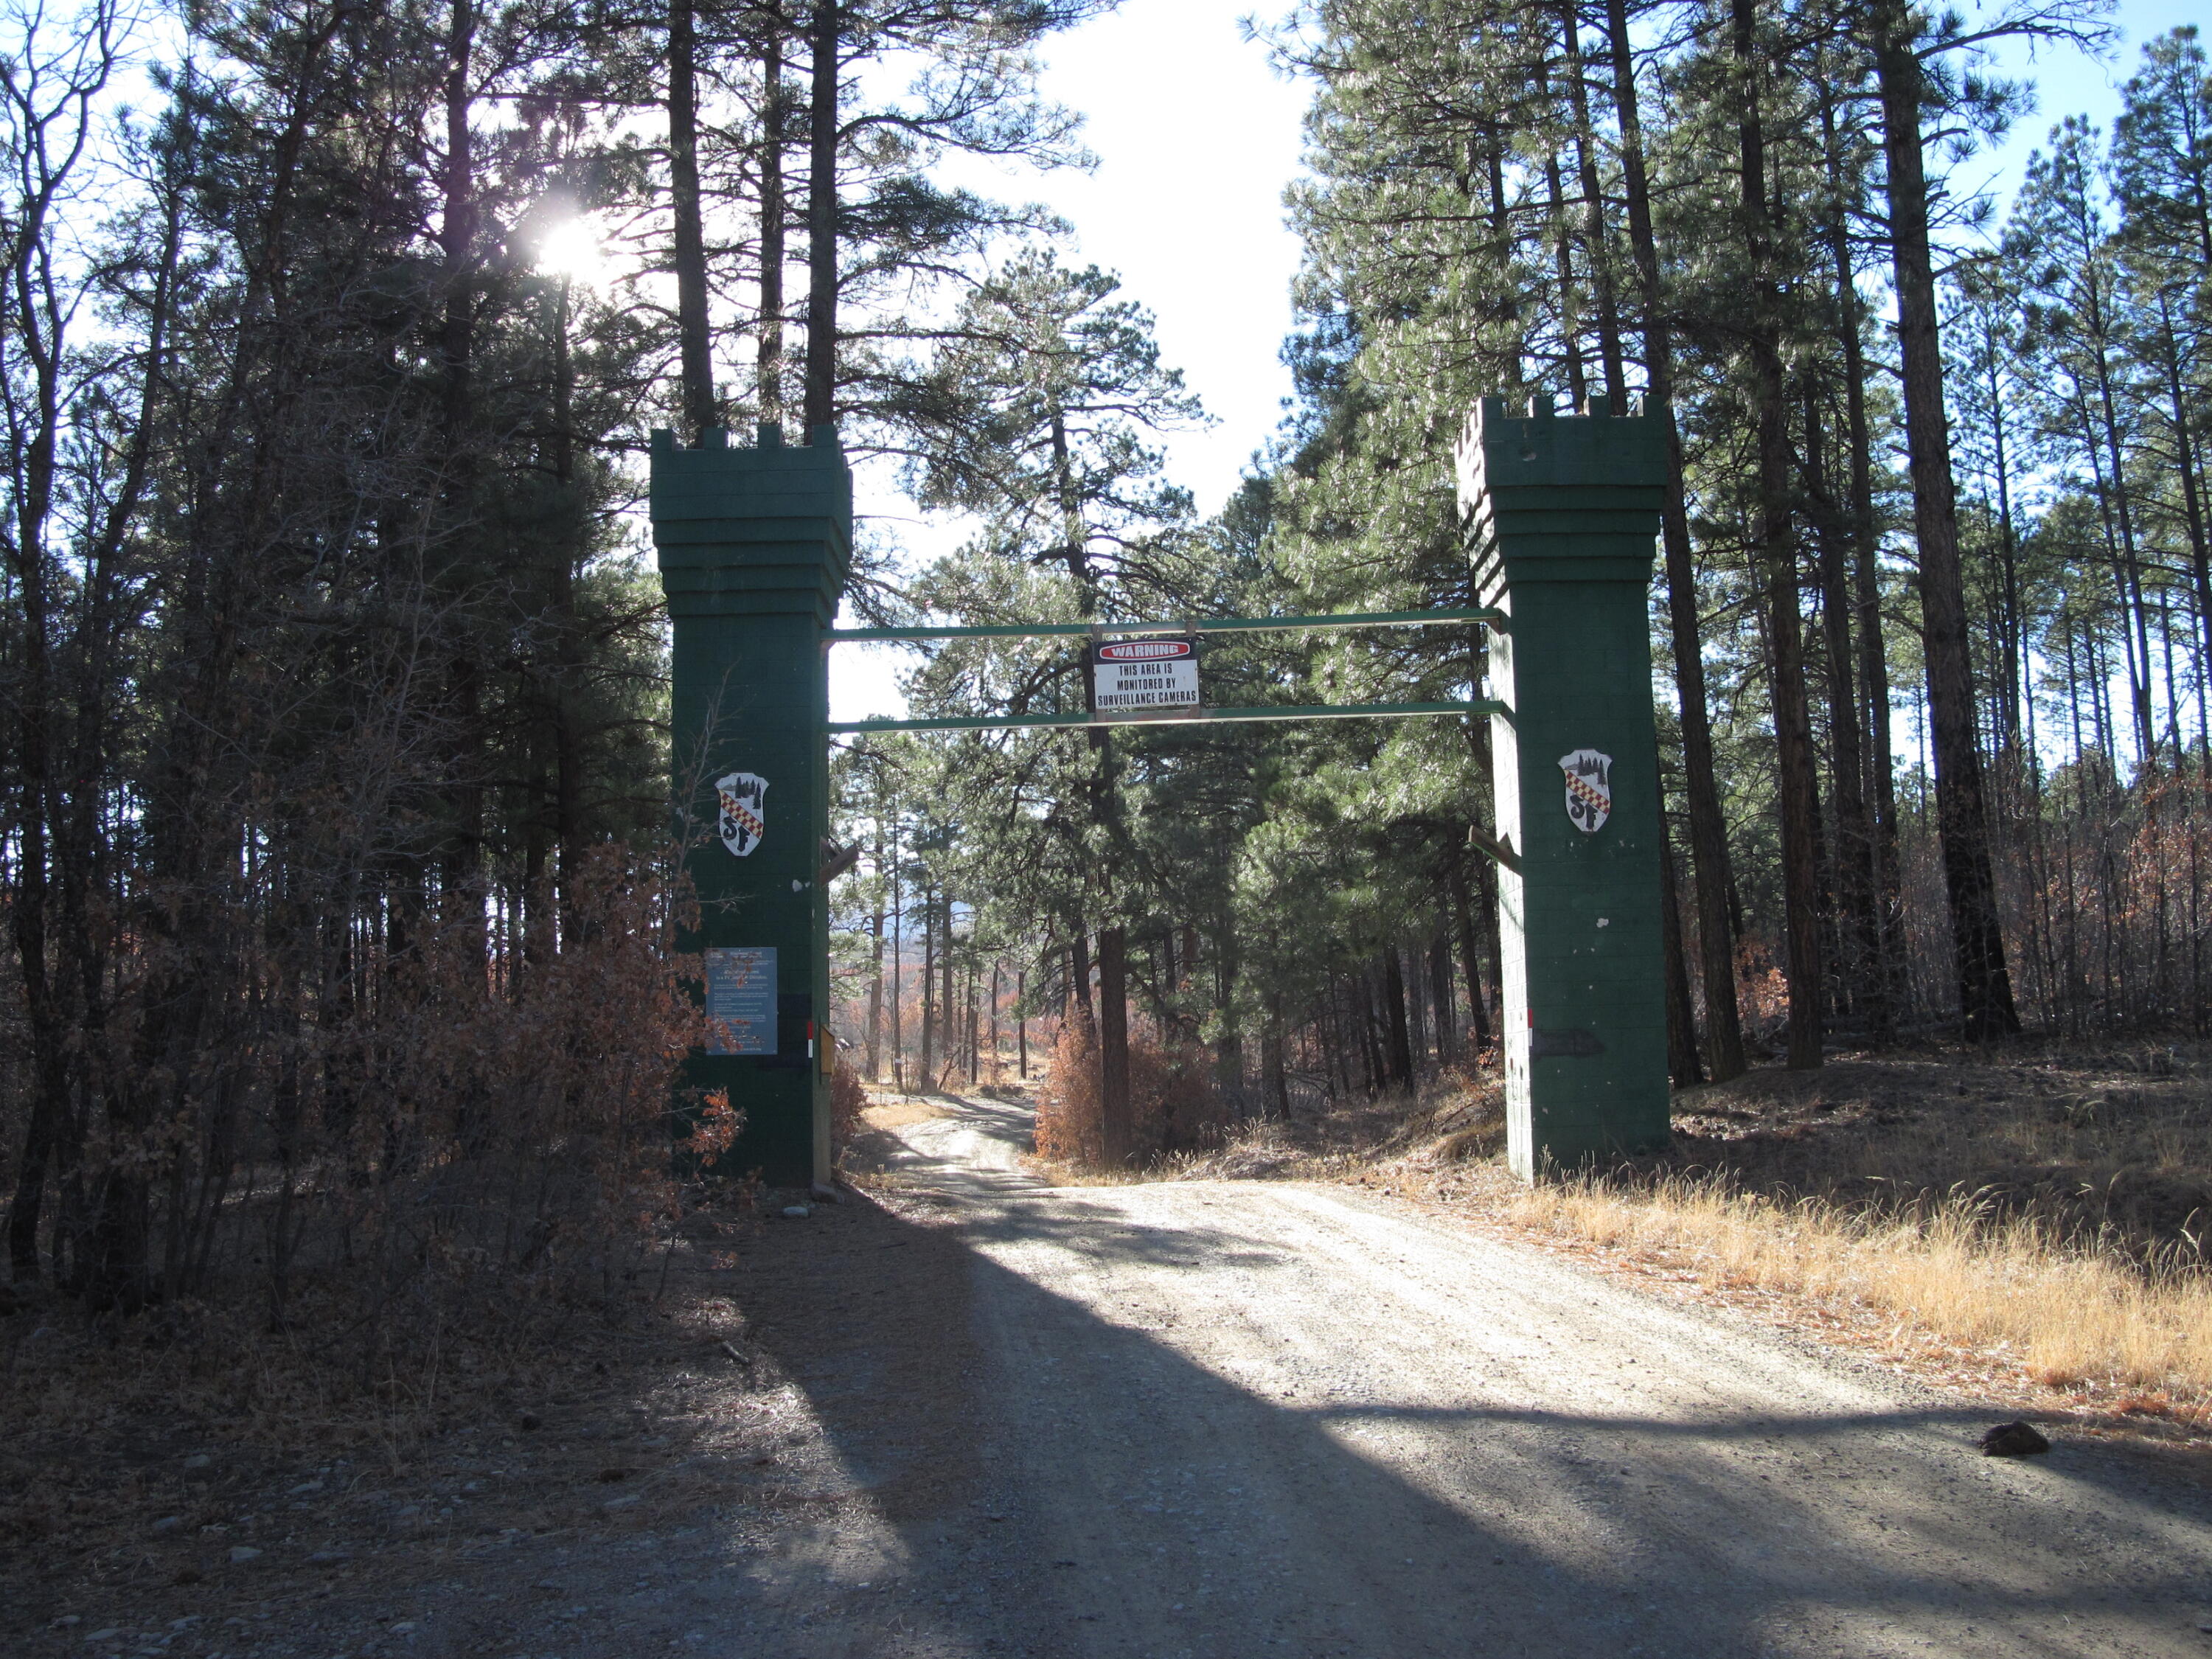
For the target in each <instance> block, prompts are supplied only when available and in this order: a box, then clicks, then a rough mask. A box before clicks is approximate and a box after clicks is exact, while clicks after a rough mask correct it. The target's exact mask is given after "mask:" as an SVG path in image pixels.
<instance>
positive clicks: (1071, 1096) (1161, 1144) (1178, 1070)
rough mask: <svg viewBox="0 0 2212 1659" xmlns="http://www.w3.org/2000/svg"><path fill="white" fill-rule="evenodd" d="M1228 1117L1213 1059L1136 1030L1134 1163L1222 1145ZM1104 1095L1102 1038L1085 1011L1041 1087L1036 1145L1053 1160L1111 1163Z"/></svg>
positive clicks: (1089, 1166)
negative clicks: (1100, 1067)
mask: <svg viewBox="0 0 2212 1659" xmlns="http://www.w3.org/2000/svg"><path fill="white" fill-rule="evenodd" d="M1225 1118H1226V1114H1225V1108H1224V1106H1223V1103H1222V1101H1221V1098H1220V1095H1219V1092H1218V1091H1217V1090H1216V1089H1215V1088H1214V1086H1213V1079H1212V1071H1211V1061H1210V1060H1209V1058H1208V1056H1207V1054H1206V1049H1205V1048H1204V1047H1203V1046H1202V1045H1200V1044H1199V1043H1195V1042H1191V1043H1179V1044H1169V1043H1164V1042H1162V1041H1161V1040H1160V1038H1159V1036H1158V1033H1157V1032H1155V1031H1153V1030H1152V1029H1150V1027H1149V1026H1146V1025H1142V1024H1136V1023H1134V1022H1133V1023H1132V1024H1131V1027H1130V1031H1129V1127H1130V1142H1131V1152H1132V1161H1133V1164H1137V1165H1139V1166H1143V1165H1146V1164H1152V1163H1155V1162H1157V1161H1158V1159H1160V1158H1163V1157H1165V1156H1168V1155H1170V1154H1173V1153H1178V1152H1193V1151H1196V1150H1199V1149H1200V1148H1203V1147H1207V1146H1214V1145H1217V1144H1218V1142H1219V1141H1220V1139H1221V1135H1222V1130H1223V1126H1224V1123H1225ZM1104 1148H1105V1139H1104V1127H1103V1122H1102V1120H1101V1102H1100V1094H1099V1071H1098V1036H1097V1029H1096V1027H1095V1026H1094V1025H1093V1024H1092V1023H1091V1020H1089V1019H1088V1018H1085V1016H1084V1014H1083V1012H1082V1011H1081V1010H1080V1009H1078V1010H1077V1011H1076V1012H1075V1013H1074V1014H1073V1016H1072V1017H1071V1018H1067V1019H1064V1020H1062V1021H1061V1022H1060V1035H1059V1037H1058V1039H1057V1041H1056V1042H1054V1045H1053V1049H1052V1053H1051V1054H1049V1055H1048V1057H1047V1059H1046V1060H1045V1066H1044V1073H1043V1076H1042V1079H1041V1080H1040V1081H1039V1083H1038V1085H1037V1104H1036V1150H1037V1155H1038V1156H1039V1157H1040V1158H1044V1159H1045V1160H1046V1161H1047V1162H1048V1163H1053V1164H1066V1165H1067V1166H1069V1167H1071V1168H1073V1169H1079V1170H1095V1169H1097V1168H1100V1167H1101V1166H1102V1165H1103V1164H1104V1163H1105V1150H1104Z"/></svg>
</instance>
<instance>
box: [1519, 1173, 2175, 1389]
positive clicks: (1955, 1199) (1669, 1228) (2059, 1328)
mask: <svg viewBox="0 0 2212 1659" xmlns="http://www.w3.org/2000/svg"><path fill="white" fill-rule="evenodd" d="M1505 1209H1506V1213H1507V1214H1508V1216H1509V1217H1510V1218H1511V1219H1514V1220H1516V1221H1518V1222H1521V1223H1522V1224H1523V1225H1531V1226H1535V1227H1539V1228H1543V1229H1547V1230H1550V1231H1559V1232H1566V1233H1571V1234H1573V1235H1574V1236H1576V1237H1579V1238H1582V1239H1585V1240H1588V1241H1589V1242H1590V1243H1595V1244H1599V1245H1602V1246H1607V1247H1610V1248H1613V1249H1620V1250H1622V1251H1624V1252H1626V1253H1628V1254H1631V1255H1642V1256H1646V1257H1654V1258H1659V1259H1663V1260H1666V1261H1669V1262H1671V1263H1673V1264H1674V1265H1676V1266H1679V1267H1687V1268H1688V1269H1689V1270H1690V1271H1692V1272H1694V1273H1696V1274H1697V1275H1698V1276H1699V1279H1702V1280H1703V1281H1704V1282H1705V1284H1707V1285H1709V1286H1711V1287H1714V1288H1722V1287H1729V1288H1743V1287H1757V1288H1760V1289H1765V1290H1774V1291H1784V1292H1787V1293H1790V1294H1794V1295H1799V1296H1805V1297H1814V1298H1817V1299H1822V1300H1836V1301H1844V1302H1850V1303H1856V1304H1859V1305H1861V1306H1864V1307H1869V1308H1873V1309H1877V1310H1881V1311H1883V1312H1886V1313H1888V1314H1893V1315H1895V1316H1899V1317H1900V1318H1902V1319H1905V1320H1907V1321H1910V1322H1912V1323H1913V1324H1915V1325H1917V1326H1919V1327H1921V1328H1923V1329H1925V1330H1927V1331H1929V1332H1930V1333H1933V1334H1936V1335H1939V1336H1941V1337H1944V1338H1947V1339H1949V1340H1953V1341H1956V1342H1960V1343H1964V1344H1967V1345H1970V1346H1973V1347H1975V1348H1978V1349H1982V1350H1984V1351H1995V1352H1998V1353H2001V1354H2002V1355H2004V1356H2005V1357H2007V1358H2010V1359H2013V1360H2015V1361H2017V1362H2018V1363H2019V1364H2021V1367H2022V1368H2023V1369H2024V1370H2026V1371H2027V1374H2028V1375H2029V1376H2033V1378H2034V1379H2035V1380H2037V1381H2038V1382H2040V1383H2045V1384H2047V1385H2049V1386H2051V1387H2054V1388H2069V1387H2073V1386H2075V1385H2078V1384H2083V1383H2087V1384H2094V1385H2101V1386H2105V1387H2111V1388H2124V1389H2160V1390H2163V1391H2168V1392H2170V1393H2171V1395H2174V1396H2179V1397H2183V1398H2185V1399H2188V1400H2191V1401H2198V1402H2212V1275H2208V1274H2207V1273H2204V1272H2203V1271H2202V1270H2201V1269H2199V1268H2197V1267H2195V1266H2194V1265H2193V1264H2191V1263H2190V1262H2188V1261H2184V1260H2182V1259H2180V1258H2179V1256H2178V1255H2174V1254H2172V1253H2168V1254H2167V1255H2165V1256H2163V1257H2162V1258H2160V1259H2159V1260H2157V1261H2148V1262H2146V1261H2143V1260H2142V1258H2141V1256H2140V1255H2137V1254H2136V1253H2135V1252H2133V1251H2131V1250H2130V1249H2127V1248H2125V1247H2124V1245H2122V1244H2118V1243H2112V1244H2108V1245H2106V1246H2105V1247H2103V1248H2100V1246H2099V1245H2098V1244H2097V1243H2096V1242H2095V1241H2093V1240H2082V1239H2080V1238H2069V1237H2065V1236H2064V1235H2063V1234H2062V1233H2061V1232H2060V1231H2058V1230H2057V1228H2056V1227H2054V1225H2052V1224H2051V1222H2050V1221H2048V1220H2047V1219H2045V1218H2039V1217H2034V1216H2022V1215H2018V1214H2007V1213H2005V1212H2003V1211H2002V1209H1999V1208H1997V1207H1996V1206H1993V1205H1992V1204H1991V1203H1990V1200H1988V1199H1987V1198H1986V1197H1985V1196H1984V1195H1982V1194H1970V1193H1954V1194H1948V1195H1947V1196H1945V1197H1943V1198H1942V1199H1939V1200H1932V1201H1930V1200H1914V1201H1912V1202H1910V1203H1908V1204H1905V1205H1904V1206H1901V1207H1899V1208H1894V1209H1885V1208H1883V1207H1881V1206H1875V1205H1871V1204H1869V1205H1862V1206H1856V1207H1853V1206H1846V1205H1843V1204H1839V1203H1838V1202H1836V1201H1834V1200H1830V1199H1825V1198H1798V1199H1790V1198H1777V1197H1775V1196H1772V1195H1771V1194H1765V1193H1758V1192H1747V1191H1744V1190H1742V1189H1741V1188H1738V1187H1736V1186H1735V1185H1734V1184H1733V1183H1732V1182H1730V1181H1729V1179H1728V1178H1727V1177H1726V1176H1697V1175H1662V1176H1656V1178H1655V1177H1638V1176H1627V1177H1625V1178H1623V1177H1613V1178H1607V1177H1601V1176H1586V1177H1582V1178H1578V1179H1575V1180H1570V1181H1564V1182H1554V1183H1550V1184H1547V1185H1543V1186H1539V1187H1536V1188H1530V1189H1528V1190H1525V1191H1523V1192H1521V1193H1520V1194H1517V1195H1516V1196H1515V1197H1512V1198H1510V1199H1509V1200H1506V1204H1505Z"/></svg>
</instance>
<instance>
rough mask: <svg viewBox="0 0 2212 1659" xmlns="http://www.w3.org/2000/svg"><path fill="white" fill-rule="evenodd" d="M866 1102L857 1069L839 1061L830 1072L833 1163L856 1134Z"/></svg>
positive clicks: (864, 1090)
mask: <svg viewBox="0 0 2212 1659" xmlns="http://www.w3.org/2000/svg"><path fill="white" fill-rule="evenodd" d="M867 1105H868V1091H867V1090H866V1088H865V1087H864V1086H862V1085H861V1082H860V1068H859V1067H858V1066H850V1065H847V1064H846V1063H845V1062H844V1061H843V1060H840V1061H839V1062H838V1064H837V1068H836V1070H835V1071H833V1072H832V1073H830V1074H829V1157H830V1159H831V1161H832V1162H833V1163H834V1162H835V1161H836V1158H837V1155H838V1154H839V1153H840V1152H843V1151H844V1150H845V1149H846V1148H847V1147H848V1146H851V1145H852V1144H853V1140H854V1137H855V1136H857V1135H858V1134H859V1133H860V1114H861V1113H862V1112H863V1111H865V1110H866V1109H867Z"/></svg>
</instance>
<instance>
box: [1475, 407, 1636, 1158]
mask: <svg viewBox="0 0 2212 1659" xmlns="http://www.w3.org/2000/svg"><path fill="white" fill-rule="evenodd" d="M1665 444H1666V435H1665V423H1664V422H1662V421H1661V420H1659V419H1658V418H1656V416H1651V415H1649V414H1646V413H1642V412H1632V413H1629V414H1625V415H1615V414H1613V413H1611V412H1610V411H1609V410H1608V409H1607V406H1606V403H1605V400H1604V399H1603V398H1592V399H1591V400H1590V410H1589V414H1587V415H1579V416H1556V415H1553V414H1552V413H1551V412H1550V410H1549V408H1548V405H1547V404H1543V403H1541V401H1539V402H1534V403H1532V404H1531V405H1530V407H1529V410H1528V413H1527V414H1526V415H1524V416H1515V415H1509V414H1507V413H1506V409H1505V404H1504V399H1503V398H1484V399H1483V400H1482V401H1481V403H1480V404H1479V405H1478V406H1477V407H1476V409H1475V411H1474V414H1473V416H1470V417H1469V419H1468V423H1467V430H1466V433H1465V435H1463V436H1462V439H1461V441H1460V443H1459V446H1458V448H1457V452H1456V455H1457V460H1458V469H1459V503H1460V512H1461V515H1462V528H1463V531H1464V534H1465V537H1466V543H1467V548H1468V555H1469V557H1470V558H1471V559H1472V560H1473V562H1474V575H1475V582H1476V590H1477V592H1478V593H1479V595H1480V602H1481V603H1482V604H1484V605H1489V606H1492V607H1494V608H1495V609H1497V610H1498V611H1502V612H1504V620H1503V621H1501V622H1498V623H1492V624H1491V625H1490V659H1489V676H1490V684H1489V690H1490V695H1491V696H1493V697H1496V698H1498V699H1499V700H1500V701H1501V702H1503V703H1504V707H1505V710H1506V712H1504V713H1503V714H1493V715H1492V717H1491V744H1492V757H1493V760H1494V766H1495V776H1496V793H1497V815H1498V822H1497V836H1498V842H1500V843H1502V849H1503V850H1504V852H1505V854H1506V860H1505V861H1504V867H1502V868H1501V869H1500V870H1499V872H1498V933H1499V938H1500V941H1501V944H1502V946H1503V960H1504V971H1503V973H1502V975H1501V979H1502V981H1503V986H1502V988H1503V991H1504V1040H1505V1112H1506V1150H1507V1155H1508V1158H1510V1162H1511V1164H1512V1166H1513V1169H1514V1170H1515V1172H1516V1174H1518V1175H1520V1176H1522V1178H1523V1179H1534V1177H1536V1176H1539V1175H1541V1174H1543V1173H1545V1172H1547V1171H1549V1170H1571V1169H1574V1168H1576V1167H1577V1166H1579V1165H1582V1164H1585V1163H1587V1162H1589V1161H1592V1160H1603V1159H1605V1158H1610V1157H1613V1156H1616V1155H1620V1154H1627V1153H1636V1152H1650V1151H1656V1149H1658V1148H1659V1147H1662V1146H1664V1145H1665V1144H1666V1141H1667V1134H1668V1077H1667V1012H1666V1002H1665V997H1664V992H1663V983H1664V981H1663V976H1662V960H1663V959H1662V956H1661V954H1660V953H1661V948H1662V947H1661V934H1660V911H1659V895H1660V883H1659V858H1660V851H1661V840H1660V835H1661V829H1660V817H1659V763H1658V745H1657V740H1656V732H1655V730H1654V726H1653V722H1652V714H1651V647H1650V611H1649V603H1650V583H1651V567H1652V547H1653V543H1654V540H1655V538H1656V535H1657V532H1658V528H1659V510H1660V504H1661V499H1662V492H1663V489H1664V487H1665V483H1666V476H1667V475H1666V449H1665ZM1577 750H1597V751H1599V752H1600V753H1602V754H1604V755H1607V756H1609V757H1611V769H1610V785H1611V793H1612V801H1611V808H1610V811H1609V813H1608V815H1607V817H1606V818H1605V820H1604V822H1603V823H1602V824H1601V826H1600V827H1599V828H1598V829H1596V830H1595V832H1586V831H1585V830H1583V829H1580V828H1578V827H1577V824H1576V823H1574V821H1573V820H1572V819H1571V817H1570V816H1569V811H1568V806H1567V795H1568V787H1569V786H1568V783H1567V778H1566V774H1565V771H1564V770H1563V769H1562V768H1561V764H1560V763H1561V760H1562V758H1563V757H1566V756H1569V755H1571V754H1573V753H1575V752H1576V751H1577Z"/></svg>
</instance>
